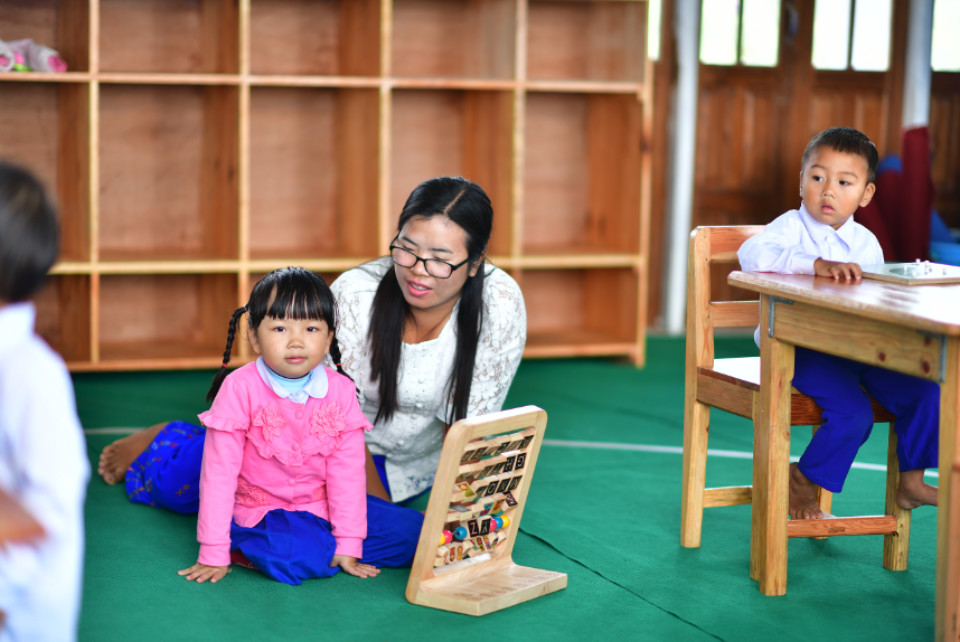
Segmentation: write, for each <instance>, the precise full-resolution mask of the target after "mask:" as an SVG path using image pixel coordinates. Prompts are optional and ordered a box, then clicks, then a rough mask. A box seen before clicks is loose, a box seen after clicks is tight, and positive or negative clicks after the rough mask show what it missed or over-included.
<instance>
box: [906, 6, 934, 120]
mask: <svg viewBox="0 0 960 642" xmlns="http://www.w3.org/2000/svg"><path fill="white" fill-rule="evenodd" d="M933 1H934V0H911V2H910V23H909V25H908V26H907V55H906V60H905V64H904V78H903V120H902V123H901V124H902V125H903V128H904V129H913V128H915V127H923V126H925V125H927V124H928V123H929V122H930V76H931V74H932V71H931V69H930V52H931V48H932V46H933Z"/></svg>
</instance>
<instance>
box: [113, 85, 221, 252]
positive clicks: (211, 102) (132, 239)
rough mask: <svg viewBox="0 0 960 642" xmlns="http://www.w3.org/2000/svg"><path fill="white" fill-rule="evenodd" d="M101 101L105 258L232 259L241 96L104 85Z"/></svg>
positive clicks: (213, 90)
mask: <svg viewBox="0 0 960 642" xmlns="http://www.w3.org/2000/svg"><path fill="white" fill-rule="evenodd" d="M100 92H101V95H100V115H99V116H100V141H99V150H100V194H99V200H100V218H99V230H100V238H99V247H100V258H101V259H103V260H105V261H124V260H175V259H177V260H179V259H228V258H235V257H236V256H237V234H238V233H237V216H236V212H237V207H238V184H237V170H238V144H237V131H238V106H237V105H238V99H237V89H236V88H235V87H221V86H202V85H183V86H180V85H176V86H167V85H135V84H104V85H103V86H101V88H100Z"/></svg>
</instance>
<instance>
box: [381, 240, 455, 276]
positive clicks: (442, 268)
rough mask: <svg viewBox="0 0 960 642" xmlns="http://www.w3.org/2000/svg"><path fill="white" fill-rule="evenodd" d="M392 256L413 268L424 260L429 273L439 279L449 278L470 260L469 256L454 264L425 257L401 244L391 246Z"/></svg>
mask: <svg viewBox="0 0 960 642" xmlns="http://www.w3.org/2000/svg"><path fill="white" fill-rule="evenodd" d="M390 256H391V258H392V259H393V262H394V263H396V264H397V265H399V266H400V267H405V268H412V267H414V266H415V265H416V264H417V262H418V261H423V267H424V269H425V270H426V271H427V274H429V275H430V276H432V277H434V278H437V279H449V278H450V275H451V274H453V271H454V270H456V269H457V268H460V267H463V266H464V265H466V264H467V263H468V262H469V261H470V258H469V257H467V258H466V259H464V260H463V261H460V262H459V263H457V264H456V265H453V264H451V263H447V262H446V261H441V260H440V259H424V258H421V257H419V256H417V255H416V254H414V253H413V252H411V251H410V250H407V249H404V248H402V247H400V246H399V245H391V246H390Z"/></svg>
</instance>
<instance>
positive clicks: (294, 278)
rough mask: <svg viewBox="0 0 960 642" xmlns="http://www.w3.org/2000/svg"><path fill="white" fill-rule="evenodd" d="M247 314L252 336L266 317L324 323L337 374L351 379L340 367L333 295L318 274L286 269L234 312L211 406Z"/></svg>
mask: <svg viewBox="0 0 960 642" xmlns="http://www.w3.org/2000/svg"><path fill="white" fill-rule="evenodd" d="M274 291H276V296H275V297H274V299H273V303H272V304H271V303H270V297H271V295H273V293H274ZM268 306H269V307H268ZM244 314H246V315H247V323H248V324H249V326H250V331H251V332H256V331H257V328H259V327H260V324H261V323H262V322H263V319H264V318H265V317H273V318H275V319H287V318H290V319H297V320H302V319H311V320H317V321H320V320H322V321H323V322H324V323H326V324H327V328H328V329H329V330H330V333H331V334H333V340H332V341H331V342H330V356H331V357H333V362H334V363H335V364H337V372H339V373H340V374H342V375H345V376H348V377H349V375H347V373H346V372H344V371H343V368H342V367H341V366H340V361H341V359H340V344H339V343H337V335H336V302H335V301H334V298H333V293H332V292H331V291H330V288H329V287H328V286H327V284H326V282H325V281H324V280H323V279H321V278H320V277H319V276H318V275H317V274H316V273H314V272H311V271H310V270H305V269H303V268H301V267H286V268H281V269H279V270H274V271H273V272H271V273H270V274H268V275H266V276H265V277H263V278H262V279H260V280H259V281H258V282H257V284H256V285H255V286H253V291H252V292H251V293H250V298H249V300H247V304H246V305H245V306H243V307H242V308H237V309H236V310H234V311H233V315H231V317H230V325H229V327H228V328H227V349H226V350H224V352H223V365H221V366H220V370H218V371H217V374H215V375H214V376H213V384H212V385H211V386H210V391H209V392H208V393H207V401H208V402H210V401H213V399H214V397H216V396H217V392H219V391H220V386H221V385H222V384H223V380H224V379H225V378H226V376H227V374H228V370H227V364H228V363H230V352H231V350H232V349H233V341H234V338H235V337H236V334H237V325H238V324H239V322H240V317H242V316H243V315H244Z"/></svg>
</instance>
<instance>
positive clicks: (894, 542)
mask: <svg viewBox="0 0 960 642" xmlns="http://www.w3.org/2000/svg"><path fill="white" fill-rule="evenodd" d="M888 444H889V445H888V446H887V495H886V506H885V510H884V512H885V513H886V514H887V515H893V516H894V517H896V518H897V532H896V533H894V534H892V535H884V536H883V567H884V568H886V569H890V570H891V571H905V570H907V558H908V555H909V553H910V511H909V510H905V509H903V508H900V506H898V505H897V487H898V486H899V484H900V463H899V462H898V460H897V433H896V432H894V430H893V422H890V439H889V442H888Z"/></svg>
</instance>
